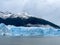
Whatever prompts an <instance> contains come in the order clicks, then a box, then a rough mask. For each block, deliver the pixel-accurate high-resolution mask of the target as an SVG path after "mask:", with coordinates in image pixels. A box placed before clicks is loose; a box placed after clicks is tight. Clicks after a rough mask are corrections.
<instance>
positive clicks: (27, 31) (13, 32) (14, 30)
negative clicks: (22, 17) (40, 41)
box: [0, 23, 60, 37]
mask: <svg viewBox="0 0 60 45" xmlns="http://www.w3.org/2000/svg"><path fill="white" fill-rule="evenodd" d="M0 36H43V37H45V36H60V29H55V28H43V27H16V26H12V25H7V26H6V25H5V24H3V23H1V24H0Z"/></svg>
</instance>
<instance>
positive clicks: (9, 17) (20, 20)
mask: <svg viewBox="0 0 60 45" xmlns="http://www.w3.org/2000/svg"><path fill="white" fill-rule="evenodd" d="M0 23H4V24H5V25H14V26H25V27H54V28H60V27H59V26H57V25H56V24H53V23H52V22H49V21H47V20H45V19H42V18H38V17H35V16H31V15H30V14H28V13H26V12H22V13H18V14H12V13H10V12H0Z"/></svg>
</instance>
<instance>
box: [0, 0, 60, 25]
mask: <svg viewBox="0 0 60 45" xmlns="http://www.w3.org/2000/svg"><path fill="white" fill-rule="evenodd" d="M0 10H2V11H6V10H7V11H10V12H14V13H18V12H21V11H23V10H25V11H27V12H29V13H30V14H32V15H35V16H37V17H40V18H44V19H46V20H49V21H51V22H53V23H55V24H57V25H60V22H59V19H60V0H33V1H32V0H0Z"/></svg>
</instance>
